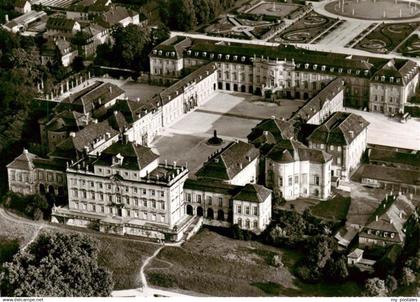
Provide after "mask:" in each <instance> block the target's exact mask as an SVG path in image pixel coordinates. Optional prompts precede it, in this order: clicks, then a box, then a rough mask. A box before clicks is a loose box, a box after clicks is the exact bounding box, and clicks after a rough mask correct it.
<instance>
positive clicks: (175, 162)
mask: <svg viewBox="0 0 420 302" xmlns="http://www.w3.org/2000/svg"><path fill="white" fill-rule="evenodd" d="M175 168H176V161H174V169H175Z"/></svg>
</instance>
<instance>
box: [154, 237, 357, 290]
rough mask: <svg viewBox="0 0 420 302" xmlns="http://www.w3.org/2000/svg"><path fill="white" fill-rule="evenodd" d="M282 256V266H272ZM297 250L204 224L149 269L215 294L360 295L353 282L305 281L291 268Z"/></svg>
mask: <svg viewBox="0 0 420 302" xmlns="http://www.w3.org/2000/svg"><path fill="white" fill-rule="evenodd" d="M274 255H280V256H281V259H282V262H283V264H284V265H285V266H284V267H282V268H279V267H274V266H272V265H270V261H271V259H272V258H273V256H274ZM301 258H302V255H301V254H300V253H298V252H295V251H291V250H286V249H279V248H274V247H271V246H267V245H263V244H261V243H259V242H256V241H239V240H233V239H230V238H227V237H224V236H222V235H219V234H217V233H215V232H212V231H209V230H208V229H203V230H202V231H201V232H199V233H198V234H197V235H196V236H195V237H193V238H192V239H191V240H190V241H188V242H187V243H185V244H184V245H183V246H182V248H179V247H165V248H164V249H163V250H162V251H161V252H160V253H159V255H158V256H157V257H156V258H155V259H154V260H153V261H152V263H151V264H150V265H149V266H148V267H147V268H146V275H147V278H148V283H149V284H150V285H152V286H161V287H163V286H165V287H168V288H172V289H182V290H190V291H194V292H199V293H203V294H208V295H212V296H241V297H243V296H330V297H331V296H357V295H360V287H359V286H358V285H357V284H356V283H354V282H345V283H339V284H325V283H319V284H304V283H302V282H300V281H299V280H298V279H296V278H295V277H294V276H293V275H292V274H291V273H290V272H291V270H292V268H293V266H294V265H295V264H296V262H297V261H299V260H300V259H301Z"/></svg>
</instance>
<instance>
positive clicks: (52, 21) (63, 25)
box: [47, 17, 76, 31]
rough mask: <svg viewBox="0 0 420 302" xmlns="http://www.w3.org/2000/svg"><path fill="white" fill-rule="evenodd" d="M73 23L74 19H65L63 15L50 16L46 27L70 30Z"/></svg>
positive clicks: (74, 22)
mask: <svg viewBox="0 0 420 302" xmlns="http://www.w3.org/2000/svg"><path fill="white" fill-rule="evenodd" d="M75 24H76V21H75V20H72V19H66V18H65V17H50V18H48V21H47V29H52V30H59V31H71V30H73V27H74V25H75Z"/></svg>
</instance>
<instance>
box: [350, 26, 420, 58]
mask: <svg viewBox="0 0 420 302" xmlns="http://www.w3.org/2000/svg"><path fill="white" fill-rule="evenodd" d="M419 25H420V22H410V23H388V24H382V25H380V26H378V27H377V28H376V29H375V30H373V31H372V32H371V33H369V34H368V35H367V36H366V37H364V38H363V39H362V40H361V41H360V42H359V43H357V44H356V46H355V47H354V48H357V49H361V50H365V51H369V52H374V53H381V54H387V53H389V52H391V51H393V50H394V49H395V48H396V47H397V46H398V45H399V44H400V43H401V42H402V41H404V39H405V38H406V37H408V36H409V35H410V34H411V33H412V32H413V31H415V30H416V29H417V27H418V26H419Z"/></svg>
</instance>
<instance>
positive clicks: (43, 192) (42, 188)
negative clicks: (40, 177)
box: [39, 184, 45, 195]
mask: <svg viewBox="0 0 420 302" xmlns="http://www.w3.org/2000/svg"><path fill="white" fill-rule="evenodd" d="M39 193H40V194H43V195H44V194H45V186H44V185H43V184H39Z"/></svg>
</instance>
